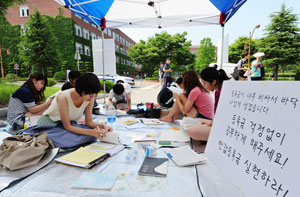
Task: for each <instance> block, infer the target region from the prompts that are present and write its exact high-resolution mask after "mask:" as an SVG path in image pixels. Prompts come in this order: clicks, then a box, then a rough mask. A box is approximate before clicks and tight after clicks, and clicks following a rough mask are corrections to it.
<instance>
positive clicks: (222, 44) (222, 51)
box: [220, 24, 225, 69]
mask: <svg viewBox="0 0 300 197" xmlns="http://www.w3.org/2000/svg"><path fill="white" fill-rule="evenodd" d="M221 26H222V43H221V62H220V64H221V65H220V68H221V69H223V55H224V54H223V53H224V26H225V25H224V24H222V25H221Z"/></svg>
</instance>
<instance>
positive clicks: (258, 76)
mask: <svg viewBox="0 0 300 197" xmlns="http://www.w3.org/2000/svg"><path fill="white" fill-rule="evenodd" d="M264 55H265V54H264V53H261V52H260V53H255V54H254V55H253V56H254V57H256V60H254V61H253V62H252V65H251V71H252V74H251V76H250V77H251V81H259V80H262V77H263V76H262V73H261V70H262V67H263V65H262V62H261V59H262V56H264Z"/></svg>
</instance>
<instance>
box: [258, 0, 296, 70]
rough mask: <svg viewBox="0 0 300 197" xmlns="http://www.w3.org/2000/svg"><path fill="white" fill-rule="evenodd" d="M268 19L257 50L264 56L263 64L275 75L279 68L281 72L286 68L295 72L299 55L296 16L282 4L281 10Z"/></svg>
mask: <svg viewBox="0 0 300 197" xmlns="http://www.w3.org/2000/svg"><path fill="white" fill-rule="evenodd" d="M270 18H271V23H270V24H269V25H268V26H267V28H266V29H265V31H266V35H267V36H266V37H265V38H263V39H262V42H261V46H260V49H259V50H260V51H261V52H264V53H265V54H266V55H265V57H264V61H263V63H264V65H267V66H268V67H271V68H273V70H274V69H275V72H277V73H278V69H279V68H281V70H282V71H283V70H284V68H286V67H287V66H290V68H291V67H292V68H293V67H294V68H293V70H296V64H297V63H299V54H300V34H299V30H300V29H299V28H298V27H297V23H298V18H297V15H296V14H293V13H292V9H291V8H286V6H285V4H283V5H282V6H281V10H280V11H279V12H274V13H272V14H271V15H270Z"/></svg>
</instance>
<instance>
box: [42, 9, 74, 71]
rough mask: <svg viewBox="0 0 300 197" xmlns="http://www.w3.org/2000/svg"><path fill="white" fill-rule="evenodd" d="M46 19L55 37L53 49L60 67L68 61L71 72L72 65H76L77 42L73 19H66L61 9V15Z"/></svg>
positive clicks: (52, 44) (46, 17)
mask: <svg viewBox="0 0 300 197" xmlns="http://www.w3.org/2000/svg"><path fill="white" fill-rule="evenodd" d="M44 18H45V23H46V24H47V26H48V28H49V31H50V32H51V35H52V36H53V38H52V43H51V47H53V48H54V49H55V50H56V51H57V57H58V61H59V65H62V64H63V62H64V61H68V62H69V63H68V67H67V69H70V70H71V69H72V68H71V65H74V66H75V64H76V63H75V60H74V54H75V41H74V28H73V21H72V19H71V18H68V17H64V16H63V15H62V11H61V9H59V14H58V15H57V16H56V17H51V16H44ZM59 70H60V69H59ZM59 70H56V71H59Z"/></svg>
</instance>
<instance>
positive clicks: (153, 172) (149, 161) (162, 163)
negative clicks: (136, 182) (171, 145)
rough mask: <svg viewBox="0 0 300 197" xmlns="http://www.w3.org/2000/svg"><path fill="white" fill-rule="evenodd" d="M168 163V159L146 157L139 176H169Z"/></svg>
mask: <svg viewBox="0 0 300 197" xmlns="http://www.w3.org/2000/svg"><path fill="white" fill-rule="evenodd" d="M168 162H169V159H168V158H156V157H145V159H144V161H143V163H142V166H141V168H140V170H139V171H138V174H139V175H144V176H159V177H165V176H167V171H168Z"/></svg>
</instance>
